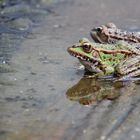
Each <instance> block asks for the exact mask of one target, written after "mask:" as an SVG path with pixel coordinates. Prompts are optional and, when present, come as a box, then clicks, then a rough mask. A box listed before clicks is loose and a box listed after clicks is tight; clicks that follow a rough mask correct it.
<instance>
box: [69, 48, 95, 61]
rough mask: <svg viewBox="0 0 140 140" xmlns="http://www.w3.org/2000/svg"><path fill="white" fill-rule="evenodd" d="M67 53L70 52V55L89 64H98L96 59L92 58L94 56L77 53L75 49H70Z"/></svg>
mask: <svg viewBox="0 0 140 140" xmlns="http://www.w3.org/2000/svg"><path fill="white" fill-rule="evenodd" d="M67 51H68V52H69V54H70V55H72V56H74V57H76V58H78V59H79V60H82V61H84V62H89V63H92V64H94V63H95V62H97V60H96V58H94V59H93V58H92V56H90V55H91V54H86V53H84V52H80V51H79V52H77V51H74V49H73V48H68V49H67Z"/></svg>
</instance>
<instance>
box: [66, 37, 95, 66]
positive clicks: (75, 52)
mask: <svg viewBox="0 0 140 140" xmlns="http://www.w3.org/2000/svg"><path fill="white" fill-rule="evenodd" d="M67 51H68V52H69V54H70V55H72V56H74V57H76V58H78V59H79V60H80V61H86V62H90V63H95V62H96V58H95V57H93V47H92V45H91V43H90V42H89V40H88V39H86V38H83V39H81V40H79V43H78V44H75V45H73V46H72V47H69V48H68V49H67Z"/></svg>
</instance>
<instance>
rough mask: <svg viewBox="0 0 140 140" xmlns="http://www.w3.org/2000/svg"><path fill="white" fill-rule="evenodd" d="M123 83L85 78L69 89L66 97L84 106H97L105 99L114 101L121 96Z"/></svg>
mask: <svg viewBox="0 0 140 140" xmlns="http://www.w3.org/2000/svg"><path fill="white" fill-rule="evenodd" d="M123 86H124V84H123V82H112V81H105V80H97V79H93V78H85V77H83V78H82V79H80V81H79V82H78V83H77V84H75V85H74V86H73V87H71V88H69V89H68V90H67V92H66V96H67V98H68V99H69V100H72V101H77V102H79V103H80V104H82V105H91V104H96V103H97V102H100V101H102V100H103V99H108V100H113V99H116V98H117V97H119V96H120V88H121V87H123Z"/></svg>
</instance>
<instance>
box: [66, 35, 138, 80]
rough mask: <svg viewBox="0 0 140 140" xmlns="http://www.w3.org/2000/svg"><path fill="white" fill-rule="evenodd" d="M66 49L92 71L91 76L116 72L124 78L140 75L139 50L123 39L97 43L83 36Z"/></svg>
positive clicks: (87, 69) (86, 68)
mask: <svg viewBox="0 0 140 140" xmlns="http://www.w3.org/2000/svg"><path fill="white" fill-rule="evenodd" d="M67 51H68V52H69V54H70V55H72V56H74V57H76V58H78V59H79V61H80V62H81V64H82V65H84V67H85V70H86V71H89V72H92V73H93V75H90V76H89V77H92V78H93V77H102V76H106V75H110V74H116V75H117V76H121V78H120V79H119V80H125V79H128V78H130V77H135V76H138V75H140V50H139V49H138V48H137V47H134V45H130V44H128V43H127V42H124V41H119V42H117V43H116V44H99V43H94V42H90V41H89V40H88V39H86V38H83V39H81V40H79V43H77V44H75V45H73V46H72V47H69V48H68V49H67Z"/></svg>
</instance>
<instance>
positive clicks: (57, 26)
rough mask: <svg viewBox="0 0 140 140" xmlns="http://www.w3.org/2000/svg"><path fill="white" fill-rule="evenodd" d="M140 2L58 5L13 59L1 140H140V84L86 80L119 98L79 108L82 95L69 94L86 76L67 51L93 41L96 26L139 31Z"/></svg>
mask: <svg viewBox="0 0 140 140" xmlns="http://www.w3.org/2000/svg"><path fill="white" fill-rule="evenodd" d="M139 4H140V1H139V0H133V1H131V0H118V1H115V0H98V1H97V0H92V1H91V0H86V1H85V0H75V1H73V0H69V1H68V2H66V3H61V4H60V5H56V6H55V7H54V8H53V10H54V13H53V14H50V15H48V16H47V17H46V19H44V21H43V25H42V26H41V27H38V28H36V29H34V30H33V33H32V35H29V36H28V37H27V38H26V40H25V41H24V42H23V43H22V45H21V47H20V49H19V50H18V51H17V52H16V54H14V55H13V56H12V59H11V65H12V66H13V68H14V69H15V71H14V72H11V73H3V74H1V77H0V81H1V85H0V93H1V94H0V140H85V139H86V140H93V139H94V140H98V139H100V140H104V139H105V138H106V137H107V138H110V139H113V140H118V139H119V140H124V139H136V140H139V135H140V123H139V122H140V121H139V120H140V109H139V106H140V104H139V102H140V94H139V90H140V87H139V83H137V84H136V83H134V82H125V83H121V84H119V85H118V86H117V87H116V88H114V86H113V85H111V83H110V82H101V81H92V80H91V81H82V84H84V82H85V84H84V85H85V87H84V86H83V87H84V88H87V89H88V85H86V84H87V82H88V84H89V87H90V88H91V89H92V87H93V86H94V87H95V85H96V86H97V87H99V88H100V89H102V90H105V91H107V92H112V93H114V92H116V93H117V94H118V95H119V97H118V98H117V99H115V100H108V99H105V100H99V102H96V100H95V102H94V101H93V102H91V103H92V104H90V105H88V106H84V105H82V104H80V103H81V102H80V101H79V98H78V99H77V97H78V96H77V97H76V98H69V97H70V96H69V97H68V94H66V93H67V92H68V90H69V89H70V88H71V87H73V86H74V85H75V84H76V83H78V82H79V81H80V79H81V78H82V76H83V71H80V70H78V69H77V68H78V61H77V60H76V59H75V58H72V57H71V56H69V54H68V53H67V52H66V49H67V47H69V46H70V45H72V44H74V43H75V42H77V41H78V40H79V39H80V38H82V37H89V31H90V29H91V28H92V27H94V26H97V25H101V24H104V23H107V22H110V21H112V22H115V23H116V24H117V25H118V26H119V27H120V28H124V29H129V30H139V29H140V28H139V27H140V21H139V19H140V14H139ZM105 88H107V89H105ZM97 89H98V88H97ZM76 90H77V89H76V88H75V89H74V92H75V91H76ZM78 90H80V89H78ZM82 91H83V89H82ZM86 91H87V90H86ZM97 92H98V90H97ZM90 95H91V96H92V95H94V93H93V92H92V91H90V94H89V96H90ZM89 96H88V97H89ZM84 97H85V95H84ZM92 97H94V96H92ZM80 99H81V95H80ZM86 99H87V98H86ZM88 99H89V98H88ZM94 99H95V98H94ZM90 101H91V100H90ZM82 103H83V101H82ZM88 103H89V102H88V101H87V100H86V102H84V104H88Z"/></svg>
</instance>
